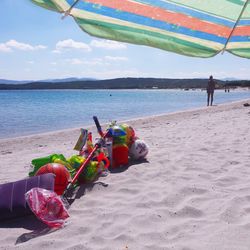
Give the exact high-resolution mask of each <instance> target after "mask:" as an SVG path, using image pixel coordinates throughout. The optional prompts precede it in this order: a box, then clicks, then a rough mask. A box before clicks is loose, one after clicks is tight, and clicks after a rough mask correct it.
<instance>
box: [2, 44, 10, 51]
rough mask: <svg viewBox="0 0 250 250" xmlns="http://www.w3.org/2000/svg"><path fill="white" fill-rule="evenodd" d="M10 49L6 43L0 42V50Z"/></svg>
mask: <svg viewBox="0 0 250 250" xmlns="http://www.w3.org/2000/svg"><path fill="white" fill-rule="evenodd" d="M11 51H12V49H11V48H9V47H7V46H6V44H4V43H0V52H11Z"/></svg>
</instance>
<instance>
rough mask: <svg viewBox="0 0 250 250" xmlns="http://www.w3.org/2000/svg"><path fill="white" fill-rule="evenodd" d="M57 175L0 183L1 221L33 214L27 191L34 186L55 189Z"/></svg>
mask: <svg viewBox="0 0 250 250" xmlns="http://www.w3.org/2000/svg"><path fill="white" fill-rule="evenodd" d="M54 183H55V175H54V174H44V175H39V176H34V177H29V178H26V179H24V180H19V181H15V182H9V183H4V184H1V185H0V197H1V198H0V221H2V220H9V219H12V218H16V217H21V216H25V215H30V214H32V212H31V210H30V208H29V206H28V205H27V203H26V200H25V193H26V192H27V191H29V190H31V189H32V188H34V187H40V188H43V189H47V190H51V191H53V190H54Z"/></svg>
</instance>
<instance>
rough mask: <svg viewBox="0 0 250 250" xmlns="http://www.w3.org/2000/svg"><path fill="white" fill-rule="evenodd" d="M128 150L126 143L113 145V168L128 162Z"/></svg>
mask: <svg viewBox="0 0 250 250" xmlns="http://www.w3.org/2000/svg"><path fill="white" fill-rule="evenodd" d="M128 151H129V149H128V146H127V145H126V144H119V145H113V149H112V168H116V167H119V166H122V165H127V164H128Z"/></svg>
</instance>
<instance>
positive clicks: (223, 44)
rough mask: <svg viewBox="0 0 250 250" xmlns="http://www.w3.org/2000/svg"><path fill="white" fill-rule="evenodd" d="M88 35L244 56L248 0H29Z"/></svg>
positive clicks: (249, 31) (249, 43) (249, 44)
mask: <svg viewBox="0 0 250 250" xmlns="http://www.w3.org/2000/svg"><path fill="white" fill-rule="evenodd" d="M31 1H32V2H34V3H35V4H37V5H39V6H41V7H44V8H47V9H50V10H53V11H57V12H61V13H64V16H66V15H71V16H72V17H73V18H74V19H75V21H76V22H77V24H78V25H79V26H80V28H81V29H82V30H83V31H85V32H87V33H89V34H90V35H93V36H96V37H101V38H106V39H110V40H116V41H122V42H127V43H133V44H141V45H146V46H151V47H155V48H159V49H163V50H167V51H171V52H175V53H178V54H181V55H186V56H193V57H212V56H214V55H216V54H218V53H220V52H223V51H227V52H230V53H232V54H234V55H237V56H240V57H245V58H250V0H206V1H205V0H87V1H84V0H31Z"/></svg>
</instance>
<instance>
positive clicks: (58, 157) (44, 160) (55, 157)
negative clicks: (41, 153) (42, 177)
mask: <svg viewBox="0 0 250 250" xmlns="http://www.w3.org/2000/svg"><path fill="white" fill-rule="evenodd" d="M55 161H61V162H66V158H65V157H64V155H62V154H52V155H48V156H45V157H41V158H36V159H33V160H32V161H31V165H32V170H31V171H30V172H29V176H34V175H35V173H36V172H37V171H38V169H39V168H40V167H42V166H44V165H46V164H48V163H52V162H55ZM58 163H59V162H58ZM63 165H64V164H63Z"/></svg>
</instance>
